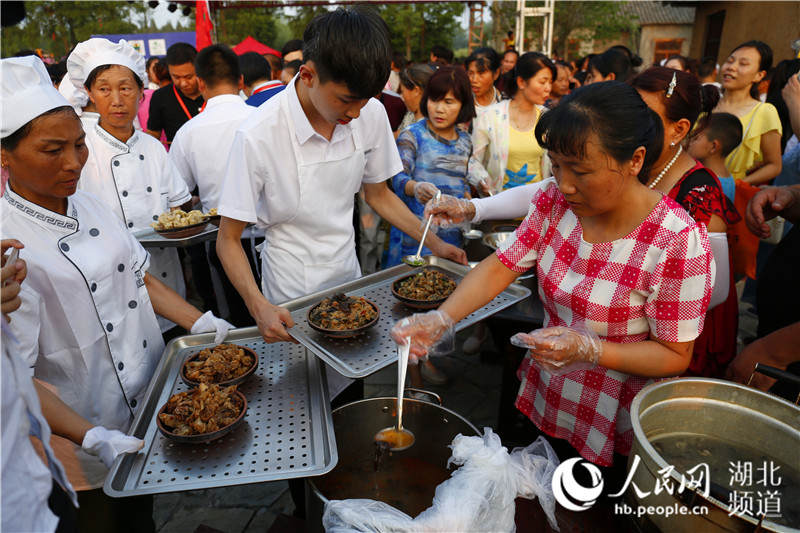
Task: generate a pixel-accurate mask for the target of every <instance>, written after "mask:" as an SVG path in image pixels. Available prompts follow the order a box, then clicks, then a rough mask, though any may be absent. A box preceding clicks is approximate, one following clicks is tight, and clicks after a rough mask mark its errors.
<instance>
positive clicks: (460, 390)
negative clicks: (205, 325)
mask: <svg viewBox="0 0 800 533" xmlns="http://www.w3.org/2000/svg"><path fill="white" fill-rule="evenodd" d="M756 326H757V319H756V316H755V314H754V313H753V312H752V308H751V306H750V305H749V304H746V303H742V302H740V314H739V339H740V347H741V346H742V344H741V339H750V338H753V337H755V332H756ZM470 330H471V328H470V329H469V330H465V331H463V332H461V333H460V334H459V336H458V339H457V347H458V348H457V350H456V351H455V353H453V354H451V355H449V356H446V357H438V358H435V359H434V362H435V364H436V366H437V368H439V369H440V370H442V371H443V372H444V373H445V374H447V375H448V377H449V378H450V383H448V384H447V385H444V386H432V385H428V384H426V385H425V386H424V387H423V388H424V389H426V390H430V391H432V392H435V393H437V394H439V395H440V396H441V397H442V401H443V405H444V406H445V407H447V408H449V409H451V410H453V411H455V412H457V413H459V414H461V415H462V416H464V417H465V418H466V419H467V420H469V421H470V422H472V423H473V424H474V425H475V427H477V428H478V429H481V430H482V429H483V427H485V426H489V427H492V428H495V429H496V428H497V418H498V410H499V403H500V384H501V377H502V370H503V368H502V366H501V364H500V363H499V362H494V361H485V360H484V359H485V358H481V357H480V356H478V355H464V354H463V353H462V351H461V349H460V346H461V344H462V343H463V341H464V339H465V338H466V337H467V336H468V335H469V333H470ZM486 346H487V344H484V347H486ZM396 384H397V370H396V366H395V365H392V366H390V367H387V368H385V369H383V370H381V371H380V372H377V373H375V374H373V375H372V376H369V377H368V378H367V379H366V380H365V387H364V394H365V396H366V397H367V398H374V397H378V396H394V395H395V394H396V392H397V385H396ZM293 510H294V504H293V503H292V499H291V496H290V495H289V490H288V484H287V483H286V482H285V481H276V482H272V483H262V484H255V485H239V486H234V487H227V488H221V489H208V490H200V491H187V492H181V493H173V494H163V495H157V496H156V497H155V505H154V518H155V522H156V531H157V532H158V533H194V532H197V533H203V532H206V533H210V532H214V531H215V530H218V531H221V532H224V533H264V532H266V531H268V530H269V529H270V527H271V526H272V525H273V523H275V521H276V520H277V519H278V517H279V516H280V515H282V514H284V515H291V513H292V511H293ZM202 526H206V527H205V528H204V527H202ZM286 530H287V529H286V528H283V529H282V530H281V531H286ZM288 530H289V531H291V529H288Z"/></svg>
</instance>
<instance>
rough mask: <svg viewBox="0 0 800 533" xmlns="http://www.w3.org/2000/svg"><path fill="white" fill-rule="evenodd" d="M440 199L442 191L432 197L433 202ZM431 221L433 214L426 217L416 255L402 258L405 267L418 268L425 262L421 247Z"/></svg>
mask: <svg viewBox="0 0 800 533" xmlns="http://www.w3.org/2000/svg"><path fill="white" fill-rule="evenodd" d="M441 197H442V191H436V196H434V197H433V200H434V201H437V200H439V198H441ZM432 221H433V213H431V214H430V215H429V216H428V221H427V222H426V223H425V230H424V231H423V232H422V238H421V239H420V240H419V248H417V255H407V256H405V257H404V258H403V262H404V263H405V264H407V265H410V266H413V267H418V266H422V265H424V264H425V260H424V259H423V258H422V255H421V254H422V247H423V246H424V245H425V237H427V236H428V230H429V229H430V227H431V222H432Z"/></svg>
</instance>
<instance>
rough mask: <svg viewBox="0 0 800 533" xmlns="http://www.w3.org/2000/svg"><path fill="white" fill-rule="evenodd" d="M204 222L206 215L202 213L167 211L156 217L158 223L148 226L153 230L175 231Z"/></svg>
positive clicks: (194, 211) (177, 210)
mask: <svg viewBox="0 0 800 533" xmlns="http://www.w3.org/2000/svg"><path fill="white" fill-rule="evenodd" d="M205 220H206V215H204V214H203V212H202V211H198V210H197V209H193V210H192V211H189V212H188V213H187V212H186V211H184V210H182V209H176V210H174V211H167V212H166V213H161V214H160V215H158V221H157V222H152V223H151V224H150V225H151V226H152V227H153V229H155V230H159V231H163V230H165V229H177V228H184V227H186V226H191V225H192V224H199V223H200V222H204V221H205Z"/></svg>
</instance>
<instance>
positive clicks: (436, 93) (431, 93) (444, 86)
mask: <svg viewBox="0 0 800 533" xmlns="http://www.w3.org/2000/svg"><path fill="white" fill-rule="evenodd" d="M450 91H453V96H455V97H456V100H458V101H459V102H461V111H459V112H458V117H457V118H456V124H461V123H464V122H469V121H470V120H472V119H473V118H475V102H474V100H473V98H472V90H471V88H470V84H469V78H468V77H467V73H466V72H464V69H462V68H460V67H454V66H451V65H444V66H442V67H440V68H439V69H438V70H437V71H436V72H434V73H433V76H431V79H430V80H428V85H426V86H425V91H424V92H423V93H422V99H421V100H420V101H419V110H420V112H421V113H422V114H423V115H424V116H425V118H427V117H428V100H433V101H434V102H437V101H439V100H441V99H443V98H444V97H445V96H447V93H448V92H450Z"/></svg>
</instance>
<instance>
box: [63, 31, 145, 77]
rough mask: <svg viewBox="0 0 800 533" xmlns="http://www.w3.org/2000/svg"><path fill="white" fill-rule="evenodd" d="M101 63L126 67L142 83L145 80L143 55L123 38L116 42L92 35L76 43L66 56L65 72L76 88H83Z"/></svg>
mask: <svg viewBox="0 0 800 533" xmlns="http://www.w3.org/2000/svg"><path fill="white" fill-rule="evenodd" d="M103 65H122V66H123V67H128V68H129V69H131V70H132V71H133V73H134V74H136V76H138V77H139V79H140V80H141V82H142V83H143V84H144V83H145V82H146V81H147V74H146V73H145V61H144V56H143V55H142V54H140V53H139V52H137V51H136V50H135V49H134V48H133V47H132V46H131V45H129V44H128V43H127V41H125V39H122V40H120V42H118V43H112V42H111V41H109V40H108V39H102V38H100V37H94V38H92V39H89V40H88V41H83V42H82V43H78V46H76V47H75V49H74V50H73V51H72V53H71V54H70V55H69V57H68V58H67V74H69V77H70V79H71V80H72V84H73V85H74V86H75V87H76V88H77V89H83V88H84V84H85V83H86V78H88V77H89V74H91V73H92V71H93V70H94V69H96V68H97V67H100V66H103Z"/></svg>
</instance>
